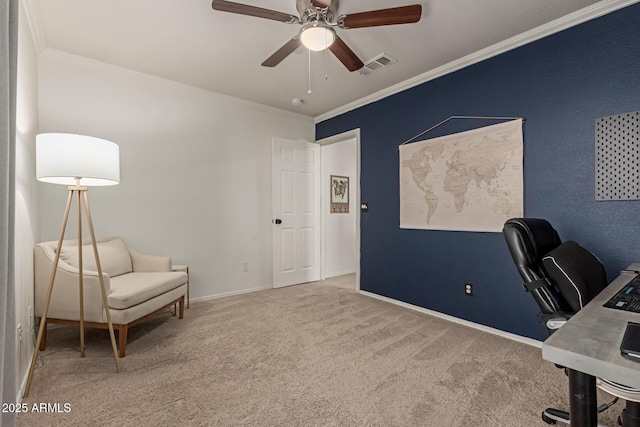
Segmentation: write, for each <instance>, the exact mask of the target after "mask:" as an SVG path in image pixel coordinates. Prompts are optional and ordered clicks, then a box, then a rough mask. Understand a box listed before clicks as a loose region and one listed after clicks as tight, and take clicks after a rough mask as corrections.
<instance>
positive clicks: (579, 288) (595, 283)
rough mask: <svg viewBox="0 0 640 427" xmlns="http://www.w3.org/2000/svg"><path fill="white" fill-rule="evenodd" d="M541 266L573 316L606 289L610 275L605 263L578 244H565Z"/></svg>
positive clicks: (550, 253)
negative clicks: (573, 313)
mask: <svg viewBox="0 0 640 427" xmlns="http://www.w3.org/2000/svg"><path fill="white" fill-rule="evenodd" d="M542 263H543V264H544V268H545V270H546V271H547V274H548V275H549V277H550V278H551V281H552V282H553V283H555V284H556V285H557V286H558V288H559V289H560V293H561V294H562V296H563V298H564V299H565V300H566V301H567V303H568V304H569V306H570V307H571V309H572V310H573V311H574V312H577V311H579V310H580V309H581V308H583V307H584V306H585V305H586V304H587V303H588V302H589V301H591V300H592V299H593V298H594V297H595V296H596V295H598V294H599V293H600V291H602V290H603V289H604V288H605V286H607V273H606V271H605V269H604V267H603V266H602V263H600V261H599V260H598V258H596V256H595V255H593V254H592V253H591V252H589V251H588V250H586V249H584V248H583V247H582V246H580V245H578V244H577V243H576V242H572V241H567V242H564V243H563V244H561V245H560V246H558V247H557V248H555V249H554V250H552V251H551V252H549V253H548V254H547V255H546V256H545V257H544V258H542Z"/></svg>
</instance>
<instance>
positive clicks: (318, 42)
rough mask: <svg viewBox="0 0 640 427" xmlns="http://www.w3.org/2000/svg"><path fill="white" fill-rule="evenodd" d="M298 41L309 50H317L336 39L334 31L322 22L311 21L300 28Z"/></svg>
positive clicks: (326, 46) (322, 48)
mask: <svg viewBox="0 0 640 427" xmlns="http://www.w3.org/2000/svg"><path fill="white" fill-rule="evenodd" d="M300 41H301V42H302V44H303V45H304V47H306V48H307V49H309V50H313V51H315V52H319V51H321V50H325V49H327V48H328V47H329V46H331V45H332V44H333V42H335V41H336V32H335V31H334V29H333V28H331V27H330V26H329V25H328V24H326V23H324V22H319V21H314V22H311V23H309V24H307V25H305V26H304V27H302V29H301V30H300Z"/></svg>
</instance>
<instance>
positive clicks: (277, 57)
mask: <svg viewBox="0 0 640 427" xmlns="http://www.w3.org/2000/svg"><path fill="white" fill-rule="evenodd" d="M300 44H301V43H300V37H299V36H295V37H294V38H292V39H291V40H289V41H288V42H286V43H285V44H284V46H282V47H281V48H280V49H278V50H276V51H275V52H274V54H273V55H271V56H270V57H268V58H267V59H265V60H264V62H263V63H262V64H261V65H262V66H263V67H275V66H276V65H278V64H279V63H281V62H282V60H283V59H284V58H286V57H287V56H289V55H291V54H292V53H293V51H294V50H296V49H297V48H298V47H299V46H300Z"/></svg>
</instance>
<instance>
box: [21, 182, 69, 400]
mask: <svg viewBox="0 0 640 427" xmlns="http://www.w3.org/2000/svg"><path fill="white" fill-rule="evenodd" d="M72 196H73V191H72V190H69V195H68V196H67V206H66V208H65V211H64V217H63V219H62V227H61V230H60V238H59V239H58V246H57V249H56V256H55V258H54V260H53V268H52V269H51V275H50V276H49V288H48V289H47V296H46V297H45V300H44V307H43V309H42V317H41V318H40V326H39V328H38V338H37V339H36V345H35V347H34V348H33V357H31V365H30V366H29V376H28V377H27V385H26V386H25V389H24V394H23V397H24V398H27V397H29V390H30V389H31V380H32V379H33V370H34V368H35V366H36V360H37V359H38V352H39V351H40V343H42V336H43V334H44V328H46V327H47V313H48V311H49V303H50V302H51V294H52V293H53V283H54V281H55V278H56V270H57V269H58V261H59V260H60V249H61V248H62V241H63V240H64V232H65V230H66V228H67V220H68V219H69V210H70V209H71V197H72Z"/></svg>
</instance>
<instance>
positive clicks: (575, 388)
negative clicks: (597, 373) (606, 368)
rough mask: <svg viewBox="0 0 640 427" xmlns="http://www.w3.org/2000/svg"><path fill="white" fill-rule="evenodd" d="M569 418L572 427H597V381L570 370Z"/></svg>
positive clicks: (589, 376)
mask: <svg viewBox="0 0 640 427" xmlns="http://www.w3.org/2000/svg"><path fill="white" fill-rule="evenodd" d="M569 407H570V410H569V417H570V419H571V426H572V427H597V426H598V402H597V399H596V379H595V377H592V376H591V375H587V374H585V373H583V372H580V371H574V370H573V369H569Z"/></svg>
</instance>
